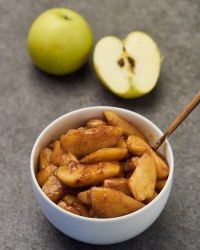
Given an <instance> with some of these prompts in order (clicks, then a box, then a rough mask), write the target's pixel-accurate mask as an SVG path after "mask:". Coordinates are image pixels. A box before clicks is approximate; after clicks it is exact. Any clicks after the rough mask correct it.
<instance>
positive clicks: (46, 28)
mask: <svg viewBox="0 0 200 250" xmlns="http://www.w3.org/2000/svg"><path fill="white" fill-rule="evenodd" d="M92 40H93V39H92V31H91V29H90V27H89V25H88V23H87V22H86V20H85V19H84V18H83V17H82V16H80V15H79V14H78V13H77V12H74V11H72V10H70V9H66V8H54V9H50V10H48V11H46V12H44V13H42V14H41V15H40V16H38V17H37V18H36V20H35V21H34V22H33V24H32V26H31V28H30V31H29V34H28V41H27V43H28V51H29V54H30V56H31V58H32V59H33V62H34V63H35V65H36V66H37V67H38V68H40V69H41V70H43V71H45V72H46V73H50V74H54V75H64V74H69V73H72V72H75V71H76V70H78V69H79V68H80V67H81V66H82V65H83V64H84V63H85V62H86V60H87V58H88V55H89V52H90V50H91V47H92Z"/></svg>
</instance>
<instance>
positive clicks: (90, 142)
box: [60, 125, 122, 158]
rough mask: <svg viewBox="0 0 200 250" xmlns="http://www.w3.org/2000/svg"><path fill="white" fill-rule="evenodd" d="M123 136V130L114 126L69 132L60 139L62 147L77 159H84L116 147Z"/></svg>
mask: <svg viewBox="0 0 200 250" xmlns="http://www.w3.org/2000/svg"><path fill="white" fill-rule="evenodd" d="M121 136H122V129H121V128H118V127H114V126H105V125H102V126H96V127H93V128H84V129H73V130H69V131H68V133H67V134H66V135H62V136H61V138H60V141H61V147H62V148H63V149H64V151H69V152H70V153H72V154H74V155H75V156H76V157H78V158H81V157H84V156H86V155H88V154H90V153H92V152H94V151H96V150H98V149H101V148H110V147H114V146H115V145H116V144H117V143H118V141H119V139H120V138H121Z"/></svg>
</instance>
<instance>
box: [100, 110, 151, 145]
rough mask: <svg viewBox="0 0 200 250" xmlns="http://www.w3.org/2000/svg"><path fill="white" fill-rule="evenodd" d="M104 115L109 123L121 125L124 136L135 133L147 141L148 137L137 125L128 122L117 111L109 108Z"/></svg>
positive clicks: (116, 125)
mask: <svg viewBox="0 0 200 250" xmlns="http://www.w3.org/2000/svg"><path fill="white" fill-rule="evenodd" d="M104 115H105V117H106V120H107V121H108V123H109V125H111V126H115V127H119V128H121V129H122V130H123V135H124V136H126V137H127V136H129V135H135V136H138V137H140V138H141V139H142V140H144V141H147V139H146V137H145V136H144V135H143V134H142V133H141V132H140V130H139V129H138V128H137V127H136V126H135V125H133V124H132V123H130V122H128V121H127V120H126V119H124V118H122V117H120V116H119V115H118V114H116V113H115V112H113V111H110V110H107V111H105V112H104Z"/></svg>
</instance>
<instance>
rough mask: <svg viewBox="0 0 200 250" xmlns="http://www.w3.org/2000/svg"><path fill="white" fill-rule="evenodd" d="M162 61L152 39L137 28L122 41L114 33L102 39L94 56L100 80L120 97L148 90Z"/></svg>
mask: <svg viewBox="0 0 200 250" xmlns="http://www.w3.org/2000/svg"><path fill="white" fill-rule="evenodd" d="M161 61H162V60H161V55H160V52H159V49H158V47H157V45H156V43H155V41H154V40H153V39H152V38H151V37H150V36H149V35H148V34H146V33H144V32H140V31H135V32H132V33H130V34H129V35H128V36H127V37H126V38H125V40H123V41H121V40H120V39H119V38H117V37H114V36H107V37H104V38H102V39H101V40H100V41H99V42H98V43H97V44H96V47H95V49H94V55H93V63H94V68H95V70H96V73H97V76H98V77H99V79H100V80H101V81H102V83H103V84H104V85H105V86H106V87H107V88H109V89H110V90H111V91H112V92H113V93H114V94H116V95H118V96H120V97H123V98H135V97H139V96H143V95H145V94H147V93H148V92H150V91H151V90H152V89H153V88H154V86H155V85H156V82H157V80H158V77H159V74H160V67H161Z"/></svg>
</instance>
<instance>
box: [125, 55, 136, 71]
mask: <svg viewBox="0 0 200 250" xmlns="http://www.w3.org/2000/svg"><path fill="white" fill-rule="evenodd" d="M127 59H128V62H129V63H130V66H131V69H133V68H134V67H135V61H134V60H133V58H131V57H130V56H128V57H127Z"/></svg>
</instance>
